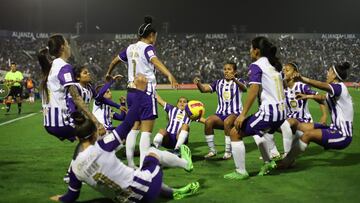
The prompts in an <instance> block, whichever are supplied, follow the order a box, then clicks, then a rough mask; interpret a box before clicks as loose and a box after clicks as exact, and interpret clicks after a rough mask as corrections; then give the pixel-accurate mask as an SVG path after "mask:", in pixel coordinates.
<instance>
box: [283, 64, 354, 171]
mask: <svg viewBox="0 0 360 203" xmlns="http://www.w3.org/2000/svg"><path fill="white" fill-rule="evenodd" d="M349 68H350V64H349V63H347V62H345V63H344V64H338V65H334V66H332V67H330V68H329V70H328V71H327V78H326V82H320V81H317V80H312V79H309V78H306V77H303V76H301V75H300V74H299V73H298V74H296V75H295V76H294V77H293V78H294V79H296V80H299V81H300V82H303V83H306V84H308V85H311V86H313V87H316V88H319V89H321V90H324V91H326V92H327V95H326V102H327V104H328V107H329V110H330V112H331V124H330V126H325V125H323V124H318V123H301V124H299V125H298V127H297V129H298V130H300V131H303V132H304V134H303V135H302V136H301V137H300V139H298V140H295V141H294V142H293V145H292V148H291V150H290V152H289V153H288V154H287V156H286V157H285V158H284V159H283V160H282V161H281V162H280V163H279V167H280V168H287V167H289V166H290V165H291V164H292V163H293V162H294V160H295V158H296V157H297V156H298V155H299V154H300V153H302V152H304V151H305V149H306V148H307V146H308V145H309V144H310V142H315V143H317V144H318V145H320V146H323V147H324V148H325V149H344V148H346V147H347V146H349V145H350V143H351V140H352V131H353V126H352V123H353V118H354V109H353V102H352V98H351V96H350V94H349V91H348V89H347V87H346V85H345V84H344V82H343V81H344V80H345V79H346V78H347V76H348V73H347V70H348V69H349Z"/></svg>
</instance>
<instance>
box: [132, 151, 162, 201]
mask: <svg viewBox="0 0 360 203" xmlns="http://www.w3.org/2000/svg"><path fill="white" fill-rule="evenodd" d="M145 171H148V172H150V173H148V172H146V173H145ZM162 176H163V173H162V170H161V167H160V163H159V160H158V159H156V158H155V157H152V156H146V157H145V159H144V161H143V166H142V168H141V169H140V171H139V169H138V170H136V171H135V174H134V179H133V181H134V183H135V184H132V185H130V188H131V190H132V191H133V192H134V193H136V194H137V195H139V196H142V198H141V199H140V200H139V199H137V198H136V197H130V198H129V200H130V201H133V202H155V200H156V199H157V197H158V196H159V195H160V191H161V185H162ZM143 188H148V190H147V192H144V190H143Z"/></svg>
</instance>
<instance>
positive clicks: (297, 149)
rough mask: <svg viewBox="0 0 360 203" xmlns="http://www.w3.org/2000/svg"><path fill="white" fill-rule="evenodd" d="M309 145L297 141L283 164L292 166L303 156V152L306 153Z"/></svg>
mask: <svg viewBox="0 0 360 203" xmlns="http://www.w3.org/2000/svg"><path fill="white" fill-rule="evenodd" d="M307 146H308V144H306V143H305V142H303V141H302V140H300V139H298V140H295V141H294V143H293V145H292V147H291V150H290V151H289V153H288V154H287V155H286V157H285V158H284V159H283V160H282V162H283V163H284V164H285V165H286V166H289V165H290V164H292V163H293V162H294V160H295V158H296V157H297V156H298V155H299V154H301V153H302V152H304V151H305V149H306V148H307Z"/></svg>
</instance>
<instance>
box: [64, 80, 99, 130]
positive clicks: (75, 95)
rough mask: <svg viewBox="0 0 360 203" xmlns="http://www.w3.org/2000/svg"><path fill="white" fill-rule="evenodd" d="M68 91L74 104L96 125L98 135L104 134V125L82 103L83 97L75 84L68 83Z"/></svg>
mask: <svg viewBox="0 0 360 203" xmlns="http://www.w3.org/2000/svg"><path fill="white" fill-rule="evenodd" d="M69 92H70V95H71V97H72V98H73V100H74V103H75V105H76V106H77V107H78V108H79V109H80V110H81V111H82V112H84V114H85V115H86V116H87V117H88V118H89V119H90V120H91V121H92V122H94V123H95V124H96V127H97V129H98V134H99V135H104V134H105V133H106V130H105V128H104V126H103V125H102V124H101V123H100V122H99V121H98V120H97V119H96V117H95V116H94V114H92V113H91V112H90V111H89V109H88V108H87V106H86V104H85V103H84V101H83V99H82V98H81V97H80V95H79V92H78V90H77V88H76V86H75V85H70V87H69Z"/></svg>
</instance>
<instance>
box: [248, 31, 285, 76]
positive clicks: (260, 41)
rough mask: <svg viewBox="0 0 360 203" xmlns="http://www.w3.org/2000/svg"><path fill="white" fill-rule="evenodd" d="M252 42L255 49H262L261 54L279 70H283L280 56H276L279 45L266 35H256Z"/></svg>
mask: <svg viewBox="0 0 360 203" xmlns="http://www.w3.org/2000/svg"><path fill="white" fill-rule="evenodd" d="M251 44H252V47H253V48H254V49H259V50H260V55H261V56H264V57H266V58H267V59H268V60H269V62H270V64H271V65H272V66H274V67H275V69H276V70H277V71H278V72H280V71H281V70H282V64H281V62H280V60H279V58H278V57H276V53H277V47H276V46H275V45H273V44H272V43H271V42H270V41H269V40H268V39H267V38H266V37H256V38H254V39H253V40H252V41H251Z"/></svg>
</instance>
